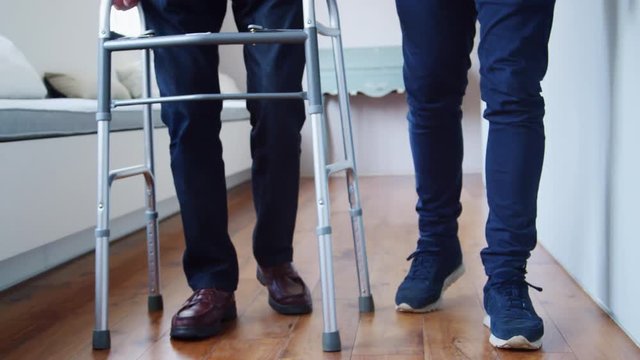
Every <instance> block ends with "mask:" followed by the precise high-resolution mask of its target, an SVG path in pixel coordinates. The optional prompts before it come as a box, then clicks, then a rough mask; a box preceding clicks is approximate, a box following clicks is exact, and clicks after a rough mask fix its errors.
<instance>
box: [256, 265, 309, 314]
mask: <svg viewBox="0 0 640 360" xmlns="http://www.w3.org/2000/svg"><path fill="white" fill-rule="evenodd" d="M256 275H257V278H258V281H260V283H261V284H262V285H264V286H266V287H267V290H269V305H271V307H272V308H273V310H275V311H277V312H279V313H280V314H284V315H300V314H308V313H310V312H311V309H312V306H311V295H310V294H309V289H308V288H307V285H305V283H304V281H302V279H301V278H300V275H298V272H297V271H296V269H294V268H293V265H291V263H286V264H282V265H277V266H272V267H261V266H258V271H257V274H256Z"/></svg>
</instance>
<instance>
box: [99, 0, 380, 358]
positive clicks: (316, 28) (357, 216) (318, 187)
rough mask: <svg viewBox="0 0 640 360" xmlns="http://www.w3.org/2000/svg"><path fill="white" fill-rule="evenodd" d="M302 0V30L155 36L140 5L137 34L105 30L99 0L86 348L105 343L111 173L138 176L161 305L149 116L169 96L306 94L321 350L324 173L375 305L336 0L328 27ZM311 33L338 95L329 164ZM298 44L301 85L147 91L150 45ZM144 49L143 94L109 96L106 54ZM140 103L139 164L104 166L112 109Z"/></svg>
mask: <svg viewBox="0 0 640 360" xmlns="http://www.w3.org/2000/svg"><path fill="white" fill-rule="evenodd" d="M301 1H302V5H303V21H304V29H303V30H296V29H264V28H262V27H261V26H260V25H251V26H249V28H248V30H249V31H248V32H241V33H193V34H184V35H168V36H154V35H153V31H146V25H145V21H144V16H143V14H142V6H140V5H139V10H140V14H141V15H140V22H141V25H142V26H141V28H142V31H143V34H142V35H141V36H139V37H120V36H118V35H116V34H115V33H113V32H112V31H111V25H110V11H111V2H112V0H100V19H99V30H98V39H99V51H98V109H97V112H96V121H97V128H98V161H97V165H98V166H97V167H98V169H97V170H98V171H97V172H98V179H97V180H98V191H97V195H98V196H97V208H96V212H97V221H96V231H95V236H96V250H95V251H96V257H95V259H96V262H95V269H96V273H95V279H96V282H95V285H96V287H95V321H96V324H95V329H94V332H93V348H94V349H107V348H109V347H111V336H110V331H109V326H108V317H109V316H108V315H109V311H108V300H109V237H110V230H109V208H110V190H111V186H112V184H113V182H114V181H115V180H118V179H123V178H128V177H131V176H137V175H143V176H144V178H145V195H146V211H145V214H146V217H145V218H146V227H147V261H148V271H149V283H148V290H149V297H148V309H149V311H156V310H161V309H162V307H163V305H162V295H160V285H159V279H160V275H159V242H158V213H157V211H156V198H155V175H154V160H153V126H152V125H153V123H152V112H151V104H154V103H167V102H175V101H199V100H224V99H303V100H306V101H307V104H308V106H307V113H308V119H309V120H310V122H311V129H312V138H313V159H314V181H315V193H316V206H317V219H318V225H317V229H316V235H317V238H318V254H319V261H320V284H321V291H322V316H323V334H322V349H323V350H324V351H340V350H341V343H340V333H339V331H338V325H337V317H336V303H335V286H334V276H333V254H332V238H331V236H332V230H331V224H330V214H331V212H330V202H329V199H330V198H329V186H328V183H329V175H330V174H332V173H335V172H339V171H343V170H346V179H347V191H348V195H349V198H348V200H349V206H350V209H349V215H350V217H351V226H352V232H353V242H354V250H355V258H356V267H357V277H358V286H359V309H360V312H363V313H364V312H372V311H374V304H373V296H372V295H371V290H370V284H369V272H368V268H367V256H366V245H365V237H364V224H363V220H362V206H361V204H360V194H359V189H358V176H357V171H356V162H355V151H354V145H353V135H352V128H351V112H350V110H349V94H348V92H347V85H346V75H345V67H344V55H343V50H342V40H341V31H340V21H339V16H338V7H337V4H336V0H327V5H328V10H329V19H330V26H326V25H323V24H320V23H318V22H317V21H316V18H315V1H314V0H301ZM318 34H321V35H326V36H329V37H331V39H332V46H333V53H334V65H335V69H336V80H337V84H338V98H339V105H340V121H341V124H342V140H343V145H344V159H342V160H338V161H336V162H335V163H331V164H329V163H328V162H327V159H326V148H327V138H326V137H327V124H326V121H325V117H324V105H323V99H322V91H321V87H320V65H319V58H318ZM274 43H281V44H304V47H305V57H306V70H307V89H308V90H307V92H291V93H250V94H246V93H237V94H186V95H178V96H167V97H151V85H150V81H151V70H150V68H151V66H150V56H151V55H150V49H156V48H161V47H169V46H187V45H225V44H247V45H252V44H274ZM124 50H143V51H142V55H143V58H142V59H143V61H142V65H143V76H142V81H143V84H142V85H143V87H142V90H143V91H142V98H141V99H132V100H116V101H111V91H110V90H111V72H112V68H111V55H112V52H114V51H124ZM131 105H144V107H143V124H144V131H143V132H144V143H145V162H144V165H136V166H131V167H127V168H122V169H117V170H112V171H110V170H109V163H110V161H109V156H110V150H109V147H110V128H111V127H110V125H111V124H110V122H111V109H112V108H117V107H122V106H131Z"/></svg>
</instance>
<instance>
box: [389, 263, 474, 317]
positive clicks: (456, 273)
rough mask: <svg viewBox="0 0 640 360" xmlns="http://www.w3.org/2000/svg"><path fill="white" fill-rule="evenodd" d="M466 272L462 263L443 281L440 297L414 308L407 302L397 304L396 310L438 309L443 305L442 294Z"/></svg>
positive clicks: (428, 310)
mask: <svg viewBox="0 0 640 360" xmlns="http://www.w3.org/2000/svg"><path fill="white" fill-rule="evenodd" d="M462 274H464V264H460V266H458V268H457V269H455V270H454V271H453V272H452V273H451V274H450V275H449V276H447V277H446V278H445V279H444V282H443V283H442V290H441V291H440V297H439V298H438V300H436V301H435V302H433V303H431V304H429V305H427V306H425V307H422V308H418V309H414V308H412V307H411V305H409V304H406V303H401V304H397V305H396V310H397V311H400V312H411V313H428V312H431V311H434V310H438V309H439V308H440V305H442V294H443V293H444V291H445V290H447V288H448V287H449V286H451V284H453V283H454V282H456V280H458V279H460V277H461V276H462Z"/></svg>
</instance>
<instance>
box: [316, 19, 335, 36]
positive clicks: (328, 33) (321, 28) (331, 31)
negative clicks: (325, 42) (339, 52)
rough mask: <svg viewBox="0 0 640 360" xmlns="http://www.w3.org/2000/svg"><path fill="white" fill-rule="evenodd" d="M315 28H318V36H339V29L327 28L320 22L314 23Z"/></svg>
mask: <svg viewBox="0 0 640 360" xmlns="http://www.w3.org/2000/svg"><path fill="white" fill-rule="evenodd" d="M316 27H317V28H318V34H320V35H324V36H339V35H340V29H336V28H334V27H329V26H327V25H324V24H322V23H320V22H316Z"/></svg>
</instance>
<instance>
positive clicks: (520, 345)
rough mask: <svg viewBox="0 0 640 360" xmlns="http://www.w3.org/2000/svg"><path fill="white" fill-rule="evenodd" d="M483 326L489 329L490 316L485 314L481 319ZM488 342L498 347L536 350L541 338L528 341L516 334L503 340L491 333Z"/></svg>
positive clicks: (540, 345) (540, 344)
mask: <svg viewBox="0 0 640 360" xmlns="http://www.w3.org/2000/svg"><path fill="white" fill-rule="evenodd" d="M482 323H483V324H484V326H486V327H488V328H489V329H491V317H490V316H489V315H486V316H485V317H484V320H483V321H482ZM489 343H491V345H493V346H495V347H497V348H500V349H524V350H538V349H540V348H541V347H542V338H540V339H538V340H536V341H529V340H527V338H526V337H524V336H522V335H516V336H513V337H511V338H510V339H507V340H504V339H500V338H498V337H496V336H495V335H493V334H491V336H489Z"/></svg>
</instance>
